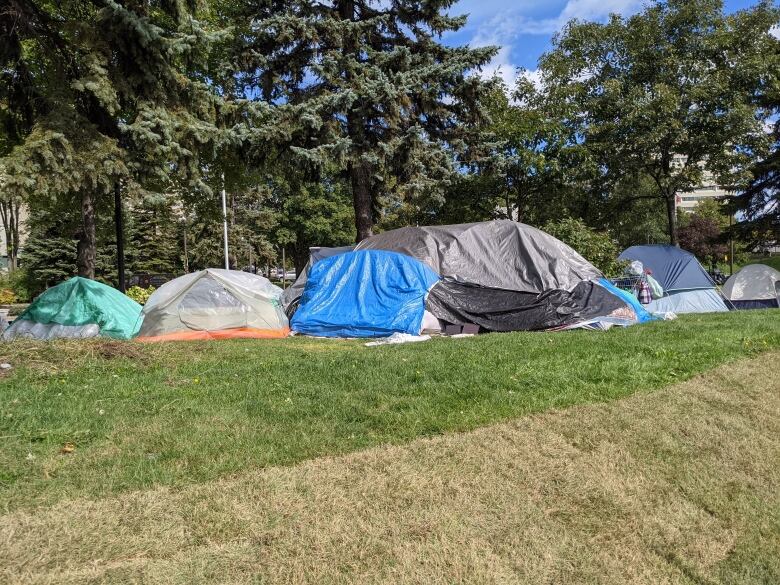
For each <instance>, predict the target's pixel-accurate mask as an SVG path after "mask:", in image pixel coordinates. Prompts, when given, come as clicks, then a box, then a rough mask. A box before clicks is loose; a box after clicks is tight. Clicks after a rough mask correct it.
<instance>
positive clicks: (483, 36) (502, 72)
mask: <svg viewBox="0 0 780 585" xmlns="http://www.w3.org/2000/svg"><path fill="white" fill-rule="evenodd" d="M480 4H483V3H481V2H472V0H468V1H462V2H460V3H459V4H458V8H460V9H462V10H463V11H464V12H470V13H472V18H474V17H475V16H477V15H478V14H482V15H485V14H486V13H485V11H484V10H477V11H476V14H475V11H472V10H470V8H476V7H479V6H480ZM484 4H486V5H487V6H493V7H495V8H498V7H497V6H496V5H495V3H494V2H492V1H491V0H485V2H484ZM641 5H642V1H641V0H568V1H567V2H566V4H565V5H564V6H563V8H562V9H561V11H560V12H559V13H558V15H557V16H551V17H546V18H536V17H530V16H528V15H527V13H528V12H529V11H530V10H531V9H532V7H533V3H530V4H529V3H526V2H524V3H523V4H522V5H521V6H517V5H515V6H513V7H512V8H510V9H506V8H504V9H503V10H500V9H499V10H498V11H497V12H493V13H492V14H493V15H492V17H486V18H484V19H479V18H475V19H473V20H472V21H471V22H472V23H473V24H476V31H475V33H474V36H473V37H472V39H471V42H470V43H469V44H470V45H471V46H472V47H485V46H489V45H494V46H498V47H500V48H499V51H498V53H497V54H496V56H495V57H494V58H493V60H492V61H491V62H490V63H489V64H488V65H487V66H486V67H485V68H484V69H483V71H482V73H481V75H482V77H485V78H490V77H493V76H494V75H498V76H500V77H501V78H502V79H503V80H504V82H505V83H506V84H507V87H509V88H512V87H513V86H514V84H515V81H516V79H517V69H518V67H517V65H516V64H515V62H514V60H513V59H512V49H513V44H514V43H515V42H516V41H517V39H518V38H519V37H520V36H521V35H551V34H553V33H555V32H557V31H558V30H560V29H561V27H563V25H565V24H566V23H567V22H568V21H569V20H571V19H573V18H577V19H580V20H596V21H603V20H605V19H606V18H607V16H609V15H610V14H613V13H617V14H622V15H624V16H626V15H629V14H633V13H635V12H636V11H637V10H638V9H639V8H640V7H641ZM502 6H506V5H505V4H503V3H502ZM483 8H484V7H483ZM524 12H525V13H526V14H524ZM475 21H476V22H475ZM527 75H528V77H529V79H531V80H532V81H533V82H534V84H535V85H538V84H539V83H540V82H541V79H540V75H539V72H538V71H533V72H528V73H527Z"/></svg>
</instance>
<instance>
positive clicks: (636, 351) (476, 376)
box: [0, 311, 780, 510]
mask: <svg viewBox="0 0 780 585" xmlns="http://www.w3.org/2000/svg"><path fill="white" fill-rule="evenodd" d="M777 347H780V311H749V312H740V313H730V314H718V315H702V316H684V317H682V318H680V319H679V320H677V321H671V322H656V323H651V324H647V325H644V326H637V327H632V328H628V329H625V330H618V329H613V330H612V331H609V332H606V333H597V332H587V331H574V332H563V333H513V334H493V335H484V336H479V337H475V338H470V339H434V340H432V341H429V342H426V343H419V344H410V345H406V346H386V347H374V348H367V347H364V346H363V344H362V342H360V341H339V340H318V339H306V338H292V339H284V340H275V341H274V340H236V341H224V342H203V343H171V344H167V345H163V344H159V345H140V344H137V343H129V342H128V343H118V342H114V343H105V342H85V341H80V342H67V343H65V342H62V343H15V344H6V345H2V346H0V361H8V362H10V363H11V364H12V365H13V366H14V369H13V370H11V371H10V373H5V372H7V371H6V370H3V371H2V372H3V373H5V375H4V376H3V377H2V378H0V437H1V438H0V503H2V506H3V507H4V509H6V510H13V509H17V508H19V507H31V506H37V505H41V504H51V503H54V502H56V501H58V500H61V499H68V498H75V497H81V496H91V497H103V496H108V495H111V494H114V493H119V492H122V491H125V490H131V489H145V488H149V487H152V486H156V485H170V486H180V485H185V484H188V483H192V482H202V481H208V480H211V479H214V478H217V477H221V476H224V475H226V474H231V473H238V472H241V471H243V470H245V469H247V468H257V467H265V466H270V465H288V464H293V463H296V462H299V461H302V460H305V459H308V458H313V457H318V456H323V455H334V454H340V453H345V452H349V451H355V450H359V449H364V448H366V447H370V446H374V445H378V444H383V443H401V442H405V441H409V440H411V439H414V438H416V437H420V436H434V435H437V434H441V433H443V432H447V431H463V430H470V429H474V428H476V427H478V426H481V425H486V424H490V423H494V422H497V421H501V420H506V419H509V418H513V417H518V416H522V415H524V414H528V413H532V412H541V411H544V410H546V409H550V408H561V407H566V406H570V405H573V404H580V403H587V402H596V401H607V400H611V399H614V398H619V397H622V396H626V395H628V394H631V393H633V392H641V391H648V390H653V389H657V388H660V387H663V386H665V385H668V384H670V383H672V382H675V381H679V380H685V379H687V378H690V377H691V376H693V375H695V374H697V373H700V372H703V371H705V370H707V369H709V368H712V367H714V366H716V365H718V364H721V363H724V362H728V361H731V360H734V359H736V358H739V357H743V356H749V355H754V354H756V353H758V352H762V351H765V350H769V349H772V348H777ZM66 443H72V444H73V445H74V447H75V450H73V451H72V452H70V453H62V452H61V450H62V447H63V445H65V444H66Z"/></svg>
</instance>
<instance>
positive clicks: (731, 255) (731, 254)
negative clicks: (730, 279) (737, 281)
mask: <svg viewBox="0 0 780 585" xmlns="http://www.w3.org/2000/svg"><path fill="white" fill-rule="evenodd" d="M733 220H734V216H733V215H731V214H730V213H729V248H730V249H729V276H732V275H733V274H734V236H732V235H731V224H732V221H733Z"/></svg>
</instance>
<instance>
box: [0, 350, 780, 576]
mask: <svg viewBox="0 0 780 585" xmlns="http://www.w3.org/2000/svg"><path fill="white" fill-rule="evenodd" d="M778 360H780V353H777V352H775V353H771V354H765V355H763V356H761V357H760V358H756V359H754V360H746V361H742V362H738V363H737V364H732V365H730V366H728V367H723V368H721V369H718V370H715V371H713V372H710V373H708V374H706V375H705V376H701V377H699V378H696V379H693V380H691V381H689V382H686V383H684V384H680V385H677V386H675V387H672V388H670V389H667V390H663V391H659V392H656V393H653V394H648V395H641V396H634V397H632V398H629V399H625V400H622V401H617V402H612V403H608V404H599V405H591V406H583V407H576V408H571V409H568V410H564V411H559V412H548V413H545V414H541V415H538V416H531V417H526V418H523V419H519V420H517V421H515V422H512V423H509V424H502V425H497V426H492V427H487V428H484V429H480V430H478V431H475V432H472V433H467V434H461V435H448V436H444V437H440V438H436V439H430V440H420V441H415V442H413V443H411V444H409V445H407V446H403V447H386V448H376V449H371V450H368V451H364V452H361V453H357V454H353V455H348V456H344V457H336V458H328V459H319V460H314V461H309V462H306V463H304V464H301V465H298V466H295V467H289V468H271V469H267V470H264V471H257V472H252V473H247V474H245V475H241V476H238V477H234V478H231V479H226V480H221V481H215V482H210V483H206V484H202V485H199V486H192V487H187V488H184V489H181V490H169V489H158V490H152V491H145V492H137V493H132V494H127V495H123V496H120V497H117V498H114V499H106V500H99V501H87V500H74V501H67V502H64V503H61V504H58V505H57V506H55V507H53V508H41V509H38V510H35V511H27V512H16V513H12V514H7V515H5V516H2V517H0V581H4V582H8V583H131V582H143V583H203V582H207V583H211V582H215V583H216V582H219V583H252V582H262V583H265V582H274V583H276V582H284V583H342V582H354V583H377V582H382V583H616V584H618V583H620V584H622V583H648V584H649V583H652V584H658V583H697V584H707V583H732V582H737V583H775V582H777V580H778V579H779V578H780V464H779V462H780V384H779V383H778V379H777V374H776V369H777V368H776V364H777V363H778Z"/></svg>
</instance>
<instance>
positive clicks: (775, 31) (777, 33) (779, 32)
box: [769, 24, 780, 40]
mask: <svg viewBox="0 0 780 585" xmlns="http://www.w3.org/2000/svg"><path fill="white" fill-rule="evenodd" d="M769 34H770V35H772V36H773V37H775V38H776V39H778V40H780V24H776V25H775V26H773V27H772V28H770V29H769Z"/></svg>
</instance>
